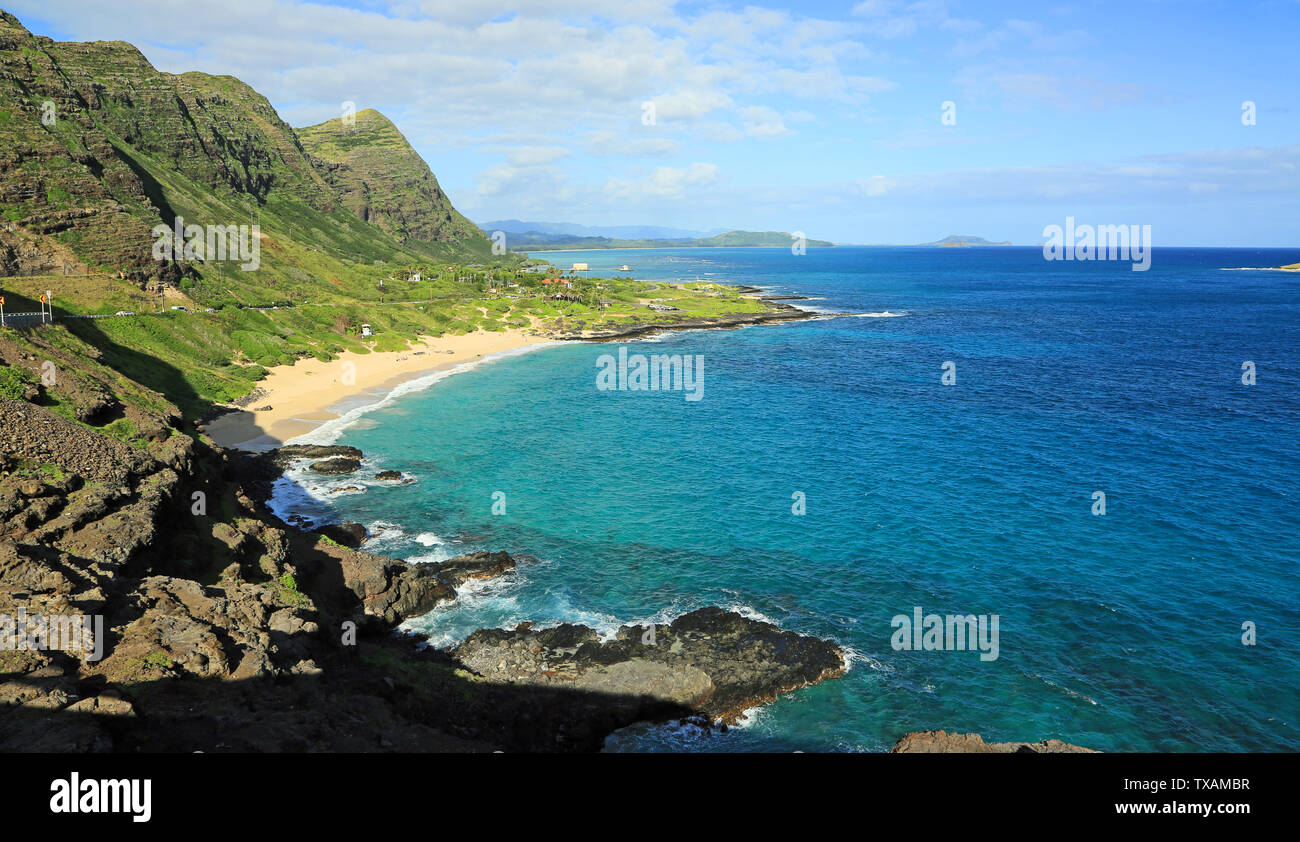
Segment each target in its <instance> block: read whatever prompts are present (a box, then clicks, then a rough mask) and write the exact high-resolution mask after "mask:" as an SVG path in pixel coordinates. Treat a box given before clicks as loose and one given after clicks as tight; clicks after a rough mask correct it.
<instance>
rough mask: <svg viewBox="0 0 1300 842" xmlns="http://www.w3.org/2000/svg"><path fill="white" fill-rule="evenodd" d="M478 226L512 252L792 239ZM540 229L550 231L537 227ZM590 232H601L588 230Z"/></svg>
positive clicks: (764, 243) (762, 234)
mask: <svg viewBox="0 0 1300 842" xmlns="http://www.w3.org/2000/svg"><path fill="white" fill-rule="evenodd" d="M479 228H480V229H481V230H482V231H483V232H484V233H485V234H487V235H488V236H489V237H490V236H492V235H493V234H494V233H495V232H497V231H501V232H504V233H505V235H506V246H507V248H509V249H512V250H514V251H555V250H559V249H612V248H755V247H759V248H775V247H782V248H784V247H788V246H790V245H793V243H794V238H793V237H792V236H791V235H790V234H787V233H785V232H784V231H730V230H727V229H725V228H723V229H715V230H714V232H711V233H710V234H708V235H704V234H701V232H698V231H683V230H682V229H677V228H661V227H656V226H653V225H640V226H621V227H620V226H609V227H598V226H586V225H570V224H567V223H558V222H520V221H519V220H510V219H507V220H499V221H496V222H487V223H483V224H481V225H480V226H479ZM542 228H547V229H550V230H541V229H542ZM560 229H581V230H576V231H566V230H560ZM593 231H598V232H601V233H599V234H592V233H590V232H593ZM620 231H621V232H644V233H641V235H640V236H629V235H627V234H624V235H622V236H615V235H614V232H620ZM669 235H671V236H669ZM805 244H806V245H807V246H808V247H810V248H825V247H828V246H833V245H835V244H834V243H832V242H830V241H828V240H806V241H805Z"/></svg>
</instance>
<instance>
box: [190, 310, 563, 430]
mask: <svg viewBox="0 0 1300 842" xmlns="http://www.w3.org/2000/svg"><path fill="white" fill-rule="evenodd" d="M543 341H544V340H543V339H541V338H540V337H538V336H536V335H534V334H531V333H525V332H524V331H523V330H518V329H512V330H508V331H502V332H489V331H482V330H479V331H475V332H474V333H469V334H465V335H463V336H442V337H436V338H435V337H431V336H425V337H421V338H420V341H418V342H415V343H412V345H411V348H410V349H409V350H405V351H384V352H373V353H369V354H358V353H356V352H353V351H347V352H344V353H343V354H341V355H340V356H339V357H338V358H337V359H334V360H331V361H329V362H321V361H320V360H316V359H306V360H299V361H298V362H296V363H294V364H293V365H282V366H276V367H275V368H273V369H271V370H270V373H269V374H268V375H267V376H266V377H265V378H264V379H263V380H262V381H261V382H259V383H258V384H257V385H258V388H260V389H261V391H262V396H261V397H259V398H257V399H256V400H254V401H253V402H251V403H250V404H249V405H248V406H247V407H246V408H243V409H236V411H234V412H229V413H227V414H225V415H222V416H220V417H218V418H216V419H214V420H212V421H210V422H208V424H207V425H206V429H205V432H206V433H207V434H208V435H209V436H210V437H211V438H212V440H213V441H215V442H216V443H217V444H219V445H221V446H222V447H234V448H240V449H243V450H266V449H269V448H272V447H278V446H279V445H281V444H283V443H284V442H286V441H288V440H289V439H291V438H294V437H295V436H300V435H302V434H304V433H307V432H310V431H311V430H314V429H315V428H316V427H319V426H320V425H321V424H323V423H325V422H326V421H329V420H332V419H334V418H338V417H339V415H340V414H341V413H340V412H337V411H334V408H335V407H338V406H339V405H340V404H345V403H351V404H352V405H353V406H355V405H357V403H364V402H365V401H364V400H363V399H364V398H366V397H373V398H374V399H375V400H379V399H380V398H382V397H383V396H384V395H386V394H388V392H390V391H391V390H392V389H393V388H394V387H396V386H399V385H401V384H402V383H404V382H406V381H408V380H413V379H415V378H417V377H420V376H423V375H425V374H430V373H432V372H435V371H441V370H444V369H448V368H451V367H453V366H456V365H459V364H461V363H465V362H472V361H473V360H477V359H481V358H482V357H485V356H488V355H489V354H496V353H499V352H501V351H510V350H514V349H517V348H522V347H524V346H527V345H534V344H539V343H541V342H543Z"/></svg>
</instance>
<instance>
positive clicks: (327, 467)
mask: <svg viewBox="0 0 1300 842" xmlns="http://www.w3.org/2000/svg"><path fill="white" fill-rule="evenodd" d="M360 467H361V462H360V461H359V460H356V459H349V458H347V457H346V456H335V457H334V458H332V459H322V460H321V461H319V462H312V463H311V465H310V468H311V469H312V470H313V471H315V472H316V473H318V474H350V473H352V472H353V471H355V470H357V468H360Z"/></svg>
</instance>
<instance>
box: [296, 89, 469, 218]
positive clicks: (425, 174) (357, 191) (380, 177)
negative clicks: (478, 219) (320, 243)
mask: <svg viewBox="0 0 1300 842" xmlns="http://www.w3.org/2000/svg"><path fill="white" fill-rule="evenodd" d="M298 136H299V137H300V138H301V139H302V143H303V146H304V147H305V148H306V149H307V150H308V151H310V152H311V153H312V154H314V155H317V156H319V157H320V158H322V159H324V160H325V161H328V162H330V163H331V164H333V166H331V167H330V168H329V171H328V175H327V177H328V178H329V180H330V183H331V184H333V185H334V187H335V188H336V189H337V190H338V191H339V192H340V193H341V194H342V195H343V198H344V202H345V204H346V205H347V208H348V210H350V211H352V212H353V213H355V214H356V215H357V216H358V217H360V218H361V219H364V220H366V221H367V222H371V223H374V224H375V225H378V226H379V227H380V228H382V229H384V230H385V231H387V232H388V233H389V234H392V235H393V236H394V237H396V238H397V239H398V240H400V241H402V242H406V241H407V240H420V241H423V242H431V243H432V242H454V241H457V240H465V239H471V238H482V236H483V234H482V232H481V231H479V229H478V227H477V226H476V225H474V224H473V223H472V222H470V221H469V220H468V219H466V218H465V217H464V216H461V214H460V213H459V212H458V211H457V210H456V209H455V208H454V207H452V206H451V200H449V199H448V198H447V195H446V194H445V193H443V192H442V188H441V187H439V186H438V179H437V178H435V177H434V175H433V173H432V172H430V171H429V167H428V165H427V164H425V163H424V159H423V158H421V157H420V156H419V155H418V154H417V153H416V151H415V150H414V149H412V148H411V144H410V143H408V142H407V140H406V138H405V137H404V136H403V135H402V133H401V132H400V131H398V130H397V127H396V126H394V125H393V124H392V122H391V121H389V119H388V118H387V117H385V116H384V115H383V114H380V113H379V112H378V111H375V110H374V109H372V108H367V109H365V110H364V111H360V112H358V113H357V114H356V115H355V119H353V120H349V121H347V122H345V121H344V120H343V119H342V118H341V117H340V118H336V119H334V120H327V121H325V122H324V123H321V124H319V125H316V126H309V127H307V128H304V129H299V130H298Z"/></svg>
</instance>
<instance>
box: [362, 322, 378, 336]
mask: <svg viewBox="0 0 1300 842" xmlns="http://www.w3.org/2000/svg"><path fill="white" fill-rule="evenodd" d="M374 335H375V333H374V331H372V330H371V329H370V325H362V326H361V336H362V337H363V338H364V337H366V336H374Z"/></svg>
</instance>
